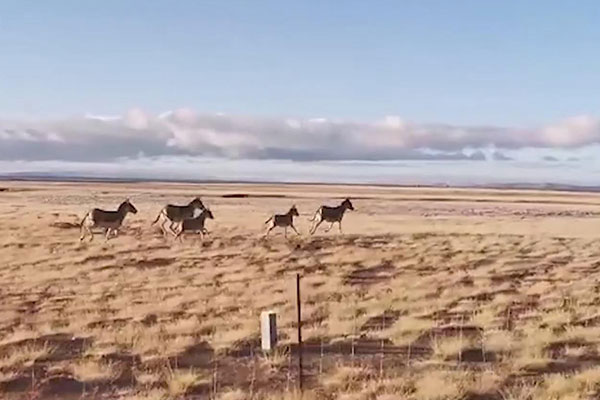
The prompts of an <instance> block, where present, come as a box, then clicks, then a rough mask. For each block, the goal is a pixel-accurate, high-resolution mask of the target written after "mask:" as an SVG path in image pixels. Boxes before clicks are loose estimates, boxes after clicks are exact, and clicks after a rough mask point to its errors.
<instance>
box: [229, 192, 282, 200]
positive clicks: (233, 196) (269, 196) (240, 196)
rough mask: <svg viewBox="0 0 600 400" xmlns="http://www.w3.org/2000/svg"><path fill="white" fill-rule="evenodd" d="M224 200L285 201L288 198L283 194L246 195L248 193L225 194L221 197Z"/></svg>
mask: <svg viewBox="0 0 600 400" xmlns="http://www.w3.org/2000/svg"><path fill="white" fill-rule="evenodd" d="M221 197H222V198H224V199H248V198H258V199H285V198H287V197H288V196H286V195H284V194H248V193H227V194H224V195H221Z"/></svg>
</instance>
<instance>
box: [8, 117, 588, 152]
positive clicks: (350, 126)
mask: <svg viewBox="0 0 600 400" xmlns="http://www.w3.org/2000/svg"><path fill="white" fill-rule="evenodd" d="M598 143H600V120H598V119H597V118H594V117H592V116H585V115H584V116H576V117H573V118H569V119H566V120H564V121H559V122H558V123H556V124H551V125H548V126H542V127H539V128H536V129H522V128H518V127H516V128H511V127H495V126H456V125H449V124H416V123H411V122H409V121H406V120H405V119H403V118H401V117H399V116H393V115H392V116H387V117H385V118H383V119H382V120H380V121H375V122H352V121H332V120H328V119H324V118H318V119H315V118H312V119H299V118H264V117H252V116H235V115H226V114H206V113H204V114H203V113H198V112H196V111H194V110H192V109H187V108H182V109H176V110H171V111H167V112H164V113H161V114H157V115H154V114H150V113H147V112H145V111H144V110H142V109H139V108H134V109H131V110H129V111H127V112H126V113H124V114H123V115H122V116H101V115H94V114H86V115H85V116H84V117H82V118H71V119H64V120H47V121H46V120H40V121H34V122H32V121H31V120H27V121H14V120H12V121H7V120H0V159H4V160H17V159H22V160H66V161H83V160H90V161H110V160H114V159H116V158H127V157H130V158H135V157H136V156H137V155H138V154H140V153H143V154H145V155H147V156H148V157H155V156H172V155H179V156H181V155H188V156H202V157H207V156H208V157H224V158H245V159H290V160H295V161H310V160H395V159H397V160H415V159H422V160H434V159H445V160H460V159H463V160H469V159H480V158H481V155H482V154H483V153H481V152H476V151H478V150H482V149H483V150H485V149H490V148H492V149H494V151H499V152H509V153H510V152H511V151H518V150H521V149H540V148H543V149H554V150H565V149H568V150H569V151H571V150H572V149H578V148H582V147H585V146H590V145H595V144H598ZM486 154H488V156H489V157H490V158H492V155H491V154H492V153H489V152H488V153H486ZM498 154H500V153H498ZM494 158H496V159H500V158H502V157H499V156H496V157H494Z"/></svg>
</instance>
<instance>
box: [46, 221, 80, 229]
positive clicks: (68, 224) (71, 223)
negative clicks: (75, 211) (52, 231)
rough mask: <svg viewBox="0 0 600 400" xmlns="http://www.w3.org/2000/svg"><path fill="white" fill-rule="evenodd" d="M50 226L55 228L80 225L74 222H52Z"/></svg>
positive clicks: (75, 227) (74, 227) (71, 227)
mask: <svg viewBox="0 0 600 400" xmlns="http://www.w3.org/2000/svg"><path fill="white" fill-rule="evenodd" d="M50 227H52V228H56V229H79V228H80V226H79V224H77V223H74V222H53V223H51V224H50Z"/></svg>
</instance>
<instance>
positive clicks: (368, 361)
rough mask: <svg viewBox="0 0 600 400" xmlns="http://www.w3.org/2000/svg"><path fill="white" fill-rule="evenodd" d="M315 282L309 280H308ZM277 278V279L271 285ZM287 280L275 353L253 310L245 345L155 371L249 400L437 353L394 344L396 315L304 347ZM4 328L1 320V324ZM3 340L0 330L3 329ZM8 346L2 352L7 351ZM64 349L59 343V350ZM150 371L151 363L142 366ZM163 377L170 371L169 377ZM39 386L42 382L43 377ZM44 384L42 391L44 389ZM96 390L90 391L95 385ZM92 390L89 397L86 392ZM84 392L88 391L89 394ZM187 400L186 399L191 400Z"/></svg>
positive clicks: (134, 362) (62, 293) (198, 353)
mask: <svg viewBox="0 0 600 400" xmlns="http://www.w3.org/2000/svg"><path fill="white" fill-rule="evenodd" d="M309 276H311V275H306V276H305V277H309ZM327 277H331V275H327ZM338 278H341V279H344V280H345V282H346V283H348V284H350V285H354V286H355V287H356V291H360V290H361V287H362V286H363V285H370V284H380V285H381V290H386V289H385V284H384V282H385V280H384V279H382V277H381V275H378V276H367V275H361V274H360V273H357V274H354V275H352V274H350V275H344V276H339V277H338ZM261 279H265V278H263V277H253V278H246V279H235V280H227V279H223V280H216V281H213V282H206V283H204V284H193V285H186V286H185V287H186V288H190V287H191V288H197V289H205V288H209V287H212V288H225V287H227V286H228V285H234V284H246V285H249V284H252V283H253V282H255V281H256V280H261ZM269 279H272V278H269ZM282 279H287V280H289V281H293V282H294V285H293V287H294V288H295V290H294V291H293V293H290V296H289V297H288V301H289V302H290V304H294V306H295V307H294V311H295V313H294V314H295V315H294V316H293V317H294V318H291V316H290V315H282V314H281V313H278V317H282V316H283V317H286V318H285V319H287V320H295V321H294V322H293V323H290V324H280V325H279V326H278V329H279V337H280V339H282V340H281V341H280V343H279V344H278V346H277V348H276V349H274V350H273V351H271V352H263V351H262V350H261V344H260V337H259V335H258V333H259V332H260V326H259V318H258V316H259V314H260V312H261V311H263V310H253V311H254V312H253V313H254V314H256V329H255V330H254V331H253V333H252V334H251V335H249V336H246V337H243V338H240V339H239V340H236V341H223V340H220V339H219V338H222V337H223V334H224V333H223V332H215V333H214V335H213V337H212V339H211V340H208V341H207V340H200V341H198V342H195V343H192V344H191V345H189V346H187V348H185V350H184V351H182V352H180V353H179V354H175V355H172V356H168V357H166V358H163V359H158V360H155V361H154V363H155V365H154V366H155V367H156V368H157V369H160V370H162V371H163V374H166V375H169V374H171V376H173V375H176V374H177V371H179V370H182V369H196V370H197V371H202V372H203V376H204V377H206V376H210V378H209V379H205V380H204V381H203V383H202V384H200V385H196V386H195V387H193V388H190V390H189V391H188V392H187V393H188V397H189V398H193V396H195V395H197V396H199V398H200V397H202V396H204V397H202V398H205V397H206V395H210V397H211V398H215V399H216V398H217V397H218V396H219V394H220V393H223V392H224V391H226V390H231V389H236V388H237V389H240V390H243V391H244V392H246V393H249V394H250V397H251V398H252V397H253V396H254V394H256V393H257V392H259V391H260V390H262V389H264V388H265V387H266V386H268V387H269V388H278V389H279V390H282V391H293V390H296V388H297V389H298V390H300V391H302V390H303V389H304V388H306V387H311V388H314V387H318V386H319V384H320V380H321V379H320V378H321V377H322V376H324V375H326V374H327V373H328V372H329V371H332V370H334V369H335V368H337V366H339V365H340V364H345V365H350V366H354V367H358V368H360V367H368V368H365V371H368V373H369V374H371V375H372V377H373V379H383V378H384V377H385V376H386V369H387V367H388V366H397V365H399V364H402V365H405V366H406V365H410V363H411V361H412V360H414V359H419V358H422V357H424V356H428V355H430V354H431V352H432V348H431V346H430V345H419V338H416V339H415V340H414V341H411V342H410V343H407V344H406V345H403V346H398V345H395V344H394V343H393V342H392V341H391V340H390V339H389V338H387V337H385V335H384V334H383V333H384V332H385V330H386V328H388V327H390V326H391V325H392V324H393V323H394V322H395V320H396V319H397V318H398V317H399V315H400V314H399V312H398V311H393V310H391V309H384V310H383V312H381V313H380V314H379V315H373V316H370V317H369V318H368V319H367V320H366V322H365V323H364V324H363V325H362V326H358V324H357V323H356V317H357V315H356V313H355V314H354V317H353V321H351V324H350V326H349V328H350V329H349V331H347V332H342V333H341V334H338V335H337V336H331V335H324V334H320V335H316V336H315V335H313V336H312V337H310V338H309V339H308V340H306V337H305V340H303V336H304V335H303V334H304V333H305V332H304V329H303V328H304V322H306V321H305V320H303V314H302V308H303V305H304V303H303V298H302V290H303V285H302V282H303V277H302V276H301V275H300V274H296V275H295V276H287V277H284V278H282ZM181 287H182V286H181V285H179V286H161V287H153V288H151V289H150V288H143V287H140V288H129V289H123V288H118V289H114V290H101V291H89V292H86V293H85V294H86V295H88V296H109V297H110V296H119V295H122V294H124V293H128V292H129V293H136V292H143V291H150V290H151V291H157V292H158V291H177V290H178V289H180V288H181ZM81 295H82V293H78V292H73V291H68V290H61V289H57V288H48V289H45V290H39V291H28V292H24V293H19V292H11V291H6V290H0V299H9V298H20V299H22V300H27V299H28V298H29V297H33V296H37V297H38V301H41V302H43V301H44V300H47V299H52V298H69V297H70V296H71V297H76V296H81ZM514 317H515V316H514V315H513V314H511V311H510V309H509V311H508V312H507V324H506V325H507V329H510V327H511V321H512V318H514ZM464 318H465V317H464V315H462V316H460V317H459V318H457V319H455V321H454V322H455V323H454V324H446V325H445V326H444V328H443V329H444V330H447V329H455V330H457V331H458V334H459V337H460V339H461V340H462V339H463V336H464V335H468V334H471V333H473V332H472V331H473V330H474V329H475V328H473V327H472V326H465V325H464ZM0 322H1V321H0ZM435 325H436V326H434V327H432V329H431V330H430V335H433V336H431V337H430V338H429V341H430V342H431V343H435V341H436V338H435V335H436V334H438V333H439V334H443V332H442V328H441V326H440V321H439V320H436V323H435ZM373 332H380V333H382V334H381V335H379V337H378V336H377V335H376V336H373V335H371V333H373ZM0 333H2V330H0ZM39 340H48V341H50V342H52V340H55V341H57V342H58V341H60V340H62V339H59V338H56V337H55V338H54V339H52V337H51V336H48V337H46V338H41V339H39ZM421 341H422V340H421ZM7 346H8V344H5V345H4V346H2V345H1V344H0V351H1V350H2V349H3V347H5V348H7ZM59 346H60V344H59ZM479 351H480V356H476V355H474V354H469V355H468V357H471V358H472V357H475V358H477V357H480V358H481V359H483V361H485V360H486V352H485V349H484V346H483V345H481V348H480V349H479ZM457 361H458V362H459V363H460V362H461V361H463V353H462V351H460V352H459V354H458V360H457ZM119 362H123V363H124V364H125V365H126V366H127V368H129V372H128V373H124V377H123V376H121V377H119V378H118V379H117V380H116V382H121V381H123V382H126V381H127V380H128V379H129V384H130V385H131V386H135V385H136V384H139V383H138V382H137V381H136V379H137V378H136V371H137V370H138V369H140V368H141V367H142V366H141V363H142V361H141V360H140V359H139V358H136V357H131V358H130V359H129V361H123V360H121V361H119ZM145 365H146V366H147V365H151V364H149V363H146V364H145ZM35 370H36V369H35V368H32V369H31V374H32V386H31V390H33V389H34V383H33V382H34V379H33V374H34V371H35ZM165 371H166V372H165ZM38 379H39V378H38ZM43 383H44V382H43V381H40V382H39V384H43ZM91 386H92V387H93V385H91ZM89 387H90V386H89V385H88V390H89ZM85 390H86V385H84V391H85ZM188 397H186V398H188Z"/></svg>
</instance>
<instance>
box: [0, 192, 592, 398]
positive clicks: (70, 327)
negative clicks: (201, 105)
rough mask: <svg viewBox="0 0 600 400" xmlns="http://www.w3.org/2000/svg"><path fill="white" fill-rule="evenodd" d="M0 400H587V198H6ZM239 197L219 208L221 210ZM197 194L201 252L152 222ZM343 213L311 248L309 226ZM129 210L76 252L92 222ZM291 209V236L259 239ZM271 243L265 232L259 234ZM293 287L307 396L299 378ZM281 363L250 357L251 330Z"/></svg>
mask: <svg viewBox="0 0 600 400" xmlns="http://www.w3.org/2000/svg"><path fill="white" fill-rule="evenodd" d="M0 186H1V187H3V188H4V189H5V190H2V191H0V262H1V264H0V393H1V394H0V397H1V398H2V399H20V398H26V399H32V398H37V399H79V398H90V399H107V398H110V399H113V398H114V399H128V400H134V399H135V400H144V399H149V400H150V399H152V400H154V399H156V400H158V399H178V398H216V399H222V400H225V399H228V400H238V399H239V400H241V399H250V398H252V399H273V400H274V399H290V400H292V399H300V398H304V399H307V400H308V399H346V400H354V399H357V400H359V399H360V400H363V399H364V400H367V399H376V400H391V399H414V400H426V399H431V400H433V399H440V400H441V399H506V400H525V399H531V400H541V399H572V400H576V399H595V398H598V397H599V396H600V313H599V311H598V308H597V307H598V304H599V303H600V281H599V278H600V241H599V240H598V239H597V237H598V235H600V229H599V228H600V220H599V219H598V215H600V214H599V213H600V196H597V195H592V194H569V193H553V192H535V191H492V190H452V189H425V188H421V189H402V188H376V187H343V186H297V185H292V186H284V185H182V184H50V183H44V184H41V183H40V184H38V183H2V184H0ZM241 193H243V194H248V195H249V196H248V197H244V196H228V195H232V194H241ZM196 195H200V196H202V199H203V201H204V202H205V203H206V204H208V205H209V206H210V208H211V210H212V211H213V213H214V215H215V220H209V221H208V223H207V224H208V229H209V231H211V235H210V236H209V237H208V238H207V239H205V240H204V241H201V240H200V238H199V237H198V236H194V235H189V236H187V237H186V238H185V240H184V241H183V242H178V241H174V240H173V239H171V238H169V239H165V238H163V237H162V236H161V234H160V232H159V231H158V229H157V228H156V227H152V226H151V225H150V222H151V221H152V220H153V219H154V217H155V216H156V215H157V213H158V211H159V210H160V208H161V207H162V205H164V204H165V203H167V202H171V203H180V204H183V203H186V202H188V201H189V200H190V199H191V198H192V197H194V196H196ZM347 195H349V196H351V197H352V198H353V203H354V206H355V208H356V211H354V212H348V214H347V215H346V216H345V218H344V224H343V228H344V235H339V234H338V233H337V227H336V228H334V229H333V230H332V231H331V232H329V233H324V232H323V230H322V229H323V228H322V229H321V230H320V231H319V232H318V233H317V234H316V235H315V236H313V237H310V236H309V235H308V234H307V232H308V228H309V222H308V221H307V219H308V217H310V216H311V215H312V213H314V211H315V210H316V209H317V208H318V206H319V205H321V204H332V205H335V204H337V203H339V202H340V200H341V199H342V198H343V197H345V196H347ZM125 197H129V198H130V199H131V201H132V203H133V204H135V206H136V207H137V208H138V210H139V213H138V214H137V215H133V216H132V215H129V216H128V217H127V219H126V220H125V225H124V228H123V229H122V231H121V232H120V234H119V236H118V237H117V238H114V239H111V240H110V241H108V242H106V241H105V240H104V239H103V238H102V236H101V235H97V236H96V238H95V240H94V241H93V242H91V243H88V242H83V243H80V242H79V241H78V237H79V231H78V227H77V224H78V223H79V221H80V219H81V218H82V217H83V215H84V214H85V212H86V211H87V210H88V209H89V208H90V207H92V206H99V207H102V208H107V209H111V208H113V209H114V208H116V206H117V205H118V203H119V202H120V201H122V200H123V199H124V198H125ZM292 203H295V204H296V205H297V207H298V209H299V211H300V213H301V217H300V218H299V219H298V220H297V227H298V228H299V229H300V231H301V233H302V236H299V237H297V236H295V235H294V234H293V233H292V234H291V235H290V237H289V240H285V239H284V238H283V235H282V234H281V231H279V232H278V234H277V235H274V236H273V237H269V238H268V239H267V240H265V239H264V238H262V237H261V235H262V233H263V232H264V229H263V228H264V225H263V223H264V221H265V220H266V219H267V218H268V217H269V216H270V214H272V213H274V212H280V213H283V212H285V211H287V209H288V208H289V207H290V206H291V204H292ZM273 233H275V232H273ZM297 272H299V273H301V274H302V276H303V279H302V292H303V293H302V297H303V320H304V329H303V335H304V339H305V340H306V341H307V345H306V348H305V365H306V382H305V386H306V391H305V394H304V395H303V396H300V395H299V394H298V392H296V391H295V387H296V384H297V379H298V376H297V374H298V371H297V368H296V360H295V353H296V350H297V349H296V346H295V344H294V343H295V340H296V336H295V329H296V326H295V322H294V319H295V298H294V296H295V293H294V288H295V281H294V276H295V274H296V273H297ZM268 309H274V310H276V311H277V313H278V327H279V334H280V347H279V349H278V350H277V351H275V352H274V353H272V354H262V353H261V352H260V351H259V349H260V346H259V326H258V322H259V314H260V312H261V311H263V310H268Z"/></svg>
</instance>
